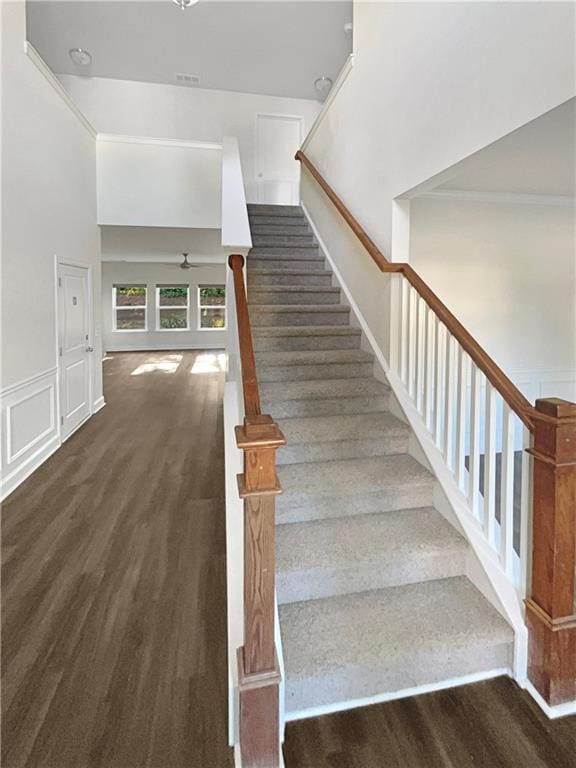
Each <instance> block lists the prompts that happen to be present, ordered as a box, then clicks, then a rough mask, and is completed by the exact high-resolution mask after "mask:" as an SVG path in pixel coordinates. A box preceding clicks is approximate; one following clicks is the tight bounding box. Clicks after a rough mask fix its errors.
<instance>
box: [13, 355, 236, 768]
mask: <svg viewBox="0 0 576 768" xmlns="http://www.w3.org/2000/svg"><path fill="white" fill-rule="evenodd" d="M173 354H175V355H177V353H173ZM154 359H157V360H165V361H167V362H168V363H170V362H172V363H174V364H177V369H176V370H175V371H174V372H172V373H170V372H163V371H161V370H149V369H147V368H144V369H141V370H143V371H144V372H142V373H138V374H137V375H132V374H133V373H135V372H136V369H138V367H139V366H141V365H143V364H146V362H147V361H148V362H151V361H152V368H153V367H154V364H153V361H154ZM195 359H196V354H195V353H190V352H187V353H184V354H183V357H182V359H181V360H178V359H177V357H173V358H171V354H170V353H169V354H163V353H153V354H150V353H132V354H122V355H114V356H113V358H112V359H110V360H107V361H106V362H105V364H104V372H105V373H104V376H105V379H104V380H105V396H106V400H107V403H108V404H107V406H106V407H105V408H104V409H103V410H102V411H100V412H99V413H98V414H96V415H95V416H94V417H93V418H92V419H91V420H90V421H89V422H88V423H87V424H85V425H84V426H83V427H82V428H81V429H80V430H79V431H78V432H77V433H76V434H75V435H73V436H72V437H71V438H70V439H69V440H68V441H67V442H66V443H65V444H64V446H63V447H62V449H61V450H60V451H58V452H57V453H56V454H55V455H54V456H53V457H52V458H51V459H49V460H48V461H47V462H46V463H45V464H44V465H43V466H42V467H41V468H40V469H39V470H38V471H37V472H36V473H35V474H34V475H33V477H31V478H30V479H29V480H28V481H27V482H26V483H24V484H23V485H22V486H20V488H19V489H18V490H17V491H15V493H13V494H12V496H10V497H9V499H7V501H6V503H5V504H4V505H3V519H4V522H3V658H2V662H3V691H2V693H3V697H2V704H3V739H2V766H3V768H145V767H146V768H180V767H181V766H182V768H184V767H185V768H196V767H197V768H213V767H214V768H221V767H222V768H226V767H227V766H232V765H233V760H232V755H231V752H230V750H229V749H228V747H227V745H226V744H227V732H226V728H227V725H226V722H227V704H226V696H227V675H226V579H225V536H224V521H225V517H224V468H223V435H222V387H223V376H222V374H219V373H199V374H193V373H191V369H192V366H193V364H194V361H195ZM208 367H210V366H208Z"/></svg>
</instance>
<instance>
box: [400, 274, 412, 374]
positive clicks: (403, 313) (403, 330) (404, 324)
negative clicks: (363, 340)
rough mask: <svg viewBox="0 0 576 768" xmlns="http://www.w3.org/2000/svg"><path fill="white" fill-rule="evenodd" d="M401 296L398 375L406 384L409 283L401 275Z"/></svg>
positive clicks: (408, 338) (408, 336) (408, 344)
mask: <svg viewBox="0 0 576 768" xmlns="http://www.w3.org/2000/svg"><path fill="white" fill-rule="evenodd" d="M400 280H401V281H402V282H401V286H402V288H401V291H402V292H401V298H400V377H401V379H402V382H403V383H404V386H407V384H408V354H409V348H410V327H409V313H410V306H409V303H410V283H409V282H408V280H405V279H404V277H401V278H400Z"/></svg>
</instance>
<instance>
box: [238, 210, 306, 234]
mask: <svg viewBox="0 0 576 768" xmlns="http://www.w3.org/2000/svg"><path fill="white" fill-rule="evenodd" d="M248 218H249V220H250V231H252V229H253V227H261V226H268V225H271V226H273V227H308V222H307V220H306V217H305V216H302V215H301V216H265V215H263V216H253V215H252V214H250V215H249V216H248Z"/></svg>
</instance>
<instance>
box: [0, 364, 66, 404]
mask: <svg viewBox="0 0 576 768" xmlns="http://www.w3.org/2000/svg"><path fill="white" fill-rule="evenodd" d="M57 372H58V367H57V366H54V368H48V369H47V370H45V371H42V373H35V374H34V375H33V376H29V377H28V378H27V379H20V381H17V382H15V383H14V384H9V385H8V386H7V387H4V389H3V390H2V391H1V392H0V398H4V397H6V395H11V394H12V392H17V391H18V390H19V389H23V388H24V387H27V386H29V385H30V384H34V383H35V382H37V381H40V380H41V379H45V378H46V377H48V376H53V375H55V374H56V373H57Z"/></svg>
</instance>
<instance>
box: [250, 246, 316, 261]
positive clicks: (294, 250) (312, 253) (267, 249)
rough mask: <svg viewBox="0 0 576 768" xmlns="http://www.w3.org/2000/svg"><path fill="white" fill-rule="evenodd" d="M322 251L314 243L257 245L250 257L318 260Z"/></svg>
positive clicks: (252, 249) (251, 250)
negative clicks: (299, 257) (306, 257)
mask: <svg viewBox="0 0 576 768" xmlns="http://www.w3.org/2000/svg"><path fill="white" fill-rule="evenodd" d="M319 253H320V250H319V248H318V246H317V245H315V244H314V243H308V244H304V243H299V244H286V245H255V246H254V247H253V248H251V249H250V256H249V257H248V258H249V259H250V257H253V258H255V257H260V256H275V257H276V258H277V259H278V258H282V259H290V258H293V257H294V256H301V257H303V256H309V257H310V258H318V257H319Z"/></svg>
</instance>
